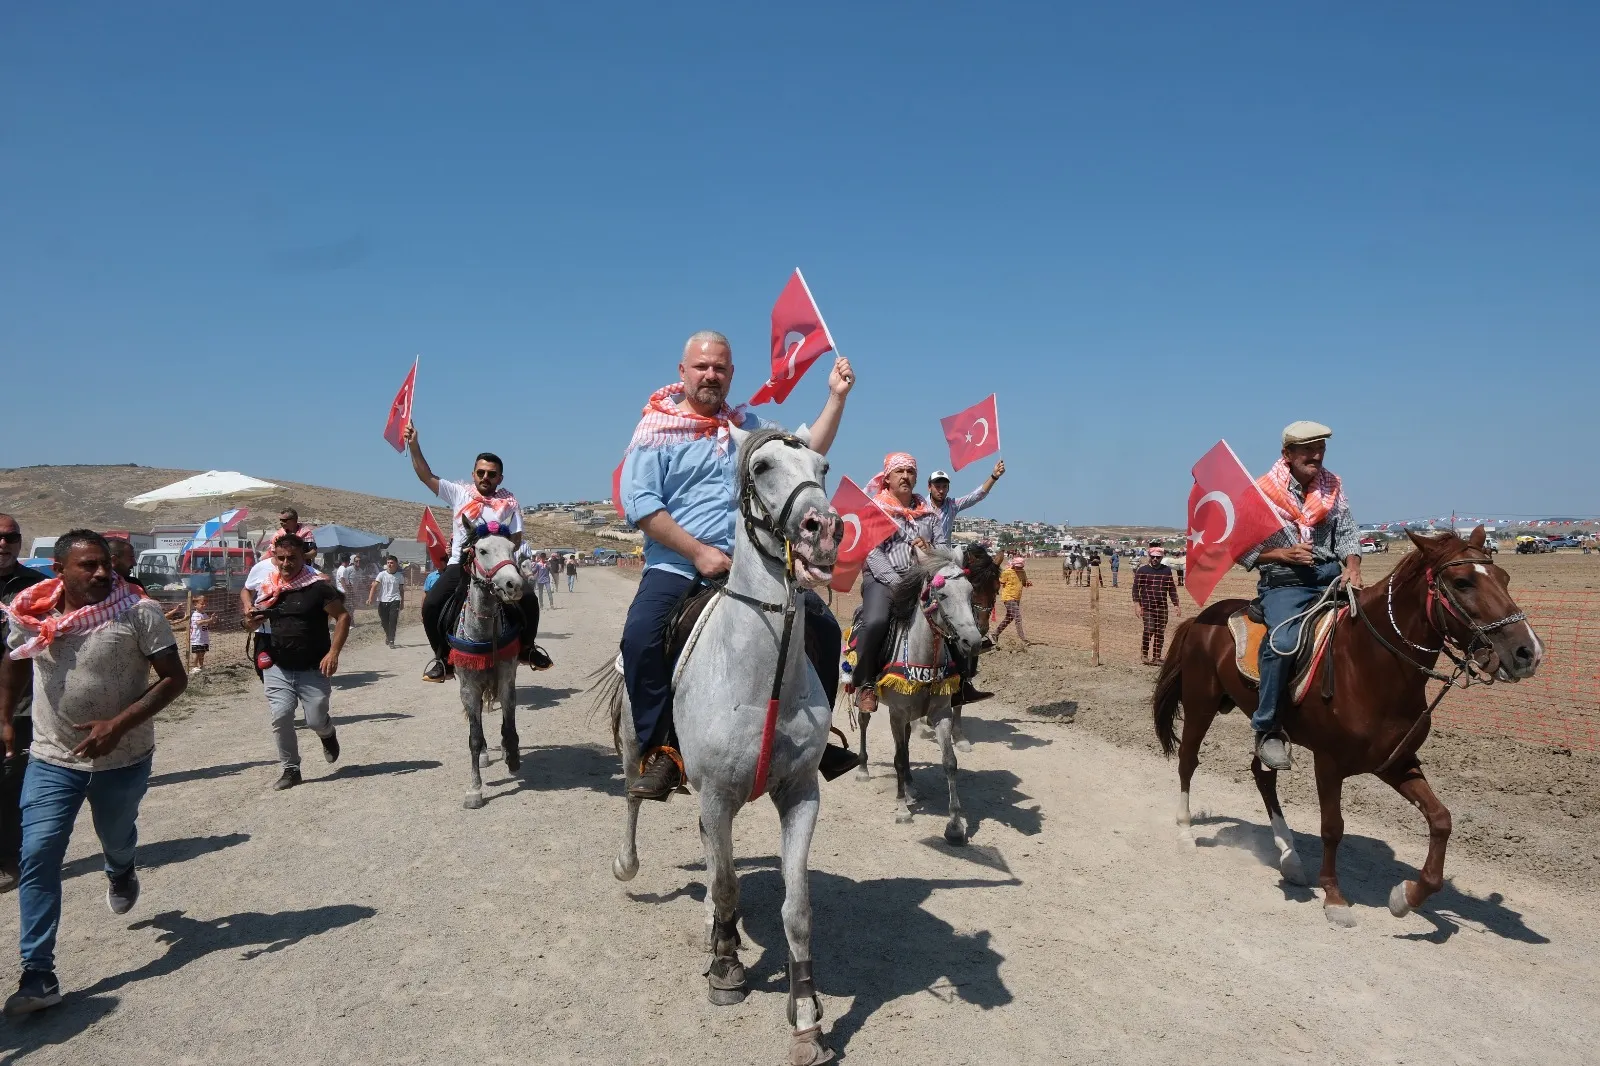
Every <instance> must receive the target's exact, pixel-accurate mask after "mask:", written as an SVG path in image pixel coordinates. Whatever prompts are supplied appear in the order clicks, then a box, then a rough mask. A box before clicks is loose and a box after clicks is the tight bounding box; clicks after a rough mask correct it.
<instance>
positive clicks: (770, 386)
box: [750, 267, 833, 404]
mask: <svg viewBox="0 0 1600 1066" xmlns="http://www.w3.org/2000/svg"><path fill="white" fill-rule="evenodd" d="M791 338H793V339H791ZM831 351H833V337H832V336H831V335H829V333H828V324H827V323H826V322H824V321H822V312H821V311H819V310H817V301H815V300H813V299H812V298H811V289H810V288H808V287H807V286H806V279H805V278H804V277H803V276H802V275H801V273H800V268H799V267H796V268H795V271H794V273H793V274H791V275H789V283H788V284H787V285H785V286H784V287H783V291H782V292H780V293H779V294H778V302H777V303H775V304H773V305H772V377H770V378H768V379H767V383H766V384H765V385H763V386H761V388H759V389H757V390H756V394H755V395H754V396H752V397H750V402H751V403H752V404H762V403H782V402H783V401H784V400H787V399H788V398H789V393H791V392H793V391H794V387H795V385H797V384H798V383H799V381H800V378H801V376H802V375H804V374H805V372H806V371H807V370H810V369H811V364H812V363H815V362H816V361H817V357H818V356H820V355H822V353H824V352H831Z"/></svg>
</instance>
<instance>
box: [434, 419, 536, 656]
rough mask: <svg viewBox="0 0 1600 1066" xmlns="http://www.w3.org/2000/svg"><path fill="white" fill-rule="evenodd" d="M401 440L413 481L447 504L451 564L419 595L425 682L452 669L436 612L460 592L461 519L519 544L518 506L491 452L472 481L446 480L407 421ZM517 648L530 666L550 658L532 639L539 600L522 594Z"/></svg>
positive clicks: (475, 467)
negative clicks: (428, 655)
mask: <svg viewBox="0 0 1600 1066" xmlns="http://www.w3.org/2000/svg"><path fill="white" fill-rule="evenodd" d="M405 442H406V444H407V446H408V447H409V448H410V449H411V469H412V470H414V471H415V472H416V475H417V480H419V481H421V482H422V483H423V484H424V485H426V486H428V491H429V492H432V493H434V494H435V495H437V496H438V497H439V499H441V500H443V501H444V502H445V503H446V504H448V505H449V506H450V514H451V521H450V530H451V536H450V563H449V565H447V566H446V567H445V568H444V570H443V571H442V572H441V573H440V575H439V580H438V582H437V583H436V584H435V585H434V586H433V588H431V589H428V590H427V592H426V593H425V594H424V595H423V597H422V631H423V632H424V633H425V634H427V637H428V645H429V647H431V648H432V649H433V659H432V660H430V661H429V663H428V665H427V667H426V668H425V669H424V670H423V671H422V679H423V680H424V681H435V682H440V681H444V680H445V679H446V678H449V677H452V676H454V674H455V670H454V669H452V668H451V666H450V635H449V634H448V633H445V632H444V631H443V630H442V627H441V626H440V624H439V616H440V614H442V613H443V611H444V608H445V604H447V603H448V602H449V601H450V600H451V598H453V597H454V596H456V595H457V594H458V593H459V592H460V591H461V583H462V581H463V580H464V579H465V571H464V570H463V569H462V568H461V553H462V552H463V551H465V550H466V546H467V531H466V529H465V528H464V527H463V526H462V519H463V518H465V519H466V520H467V521H469V522H471V523H472V524H473V525H479V524H486V523H491V522H492V523H494V524H495V526H496V527H497V528H498V531H499V533H500V534H501V535H503V536H506V537H509V538H510V540H511V543H512V544H514V545H516V546H517V547H521V546H522V508H521V507H519V506H518V505H517V498H516V497H515V496H513V495H511V493H510V492H509V491H507V490H506V489H505V488H504V487H503V486H502V484H501V482H502V481H503V480H504V479H505V464H504V463H502V462H501V461H500V457H499V456H498V455H496V454H494V453H493V452H480V453H478V457H477V459H475V460H474V461H473V464H472V480H471V482H464V481H446V480H445V479H444V478H441V477H438V476H437V475H435V474H434V472H433V469H432V468H431V467H429V466H428V460H426V459H424V458H423V457H422V445H421V442H419V441H418V440H417V427H416V426H415V425H414V424H413V423H411V422H407V423H406V428H405ZM521 608H522V633H521V636H522V652H521V659H522V661H523V662H525V663H528V664H529V665H530V666H533V667H534V668H535V669H542V668H543V667H546V666H549V665H550V659H549V657H548V656H546V655H545V654H544V652H543V651H542V650H541V649H539V648H538V647H537V646H536V645H535V644H534V643H533V640H534V637H535V636H537V635H538V632H539V601H538V599H537V598H536V597H535V596H530V595H528V594H527V593H526V592H524V593H523V596H522V602H521Z"/></svg>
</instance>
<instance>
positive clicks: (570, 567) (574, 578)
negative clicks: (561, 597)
mask: <svg viewBox="0 0 1600 1066" xmlns="http://www.w3.org/2000/svg"><path fill="white" fill-rule="evenodd" d="M577 583H578V557H577V556H576V555H569V556H567V591H568V592H576V591H577V589H575V588H574V587H573V586H574V585H576V584H577Z"/></svg>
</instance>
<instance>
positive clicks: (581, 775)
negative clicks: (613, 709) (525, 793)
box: [484, 744, 622, 796]
mask: <svg viewBox="0 0 1600 1066" xmlns="http://www.w3.org/2000/svg"><path fill="white" fill-rule="evenodd" d="M501 765H502V769H504V766H503V764H501ZM513 781H515V782H516V783H517V784H518V791H521V790H523V789H527V790H529V791H532V792H564V791H566V790H567V789H574V788H586V789H589V790H591V791H594V792H600V793H604V794H605V795H607V796H621V795H622V763H621V762H620V760H618V758H617V755H616V752H614V751H612V750H611V749H610V748H608V747H605V746H603V745H600V744H552V745H548V746H544V747H532V748H523V749H522V766H521V767H519V768H518V770H517V773H516V776H515V777H504V778H501V779H500V780H498V781H485V782H484V784H485V785H508V784H511V783H512V782H513Z"/></svg>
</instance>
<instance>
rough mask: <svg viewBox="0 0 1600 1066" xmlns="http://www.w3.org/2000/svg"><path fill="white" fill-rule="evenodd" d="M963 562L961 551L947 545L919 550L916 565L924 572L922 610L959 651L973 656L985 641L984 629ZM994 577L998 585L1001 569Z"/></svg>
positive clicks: (969, 576)
mask: <svg viewBox="0 0 1600 1066" xmlns="http://www.w3.org/2000/svg"><path fill="white" fill-rule="evenodd" d="M979 550H982V549H979ZM984 556H985V558H987V556H988V553H987V552H984ZM962 562H963V557H962V553H960V552H957V551H953V550H948V549H945V548H931V549H929V550H927V551H923V550H921V549H918V551H917V564H918V566H920V567H921V568H922V575H923V577H922V603H921V605H922V613H923V614H924V615H926V616H927V619H928V621H929V623H930V624H932V625H933V627H934V628H935V629H936V630H938V631H939V632H940V633H942V634H943V635H944V636H945V637H946V638H948V639H949V640H950V641H951V642H952V643H954V644H955V646H956V650H957V651H959V652H960V653H961V654H962V655H971V654H973V653H974V652H976V651H977V650H978V645H980V644H982V643H983V629H982V627H981V626H979V625H978V618H977V612H975V611H974V610H973V592H974V588H973V579H972V574H971V573H970V572H969V571H968V569H967V568H966V567H964V566H963V565H962ZM989 565H990V566H993V565H994V562H993V560H989ZM994 580H995V583H996V586H998V584H999V580H1000V577H999V570H998V568H997V569H996V571H995V578H994ZM992 602H993V601H991V604H992Z"/></svg>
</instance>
